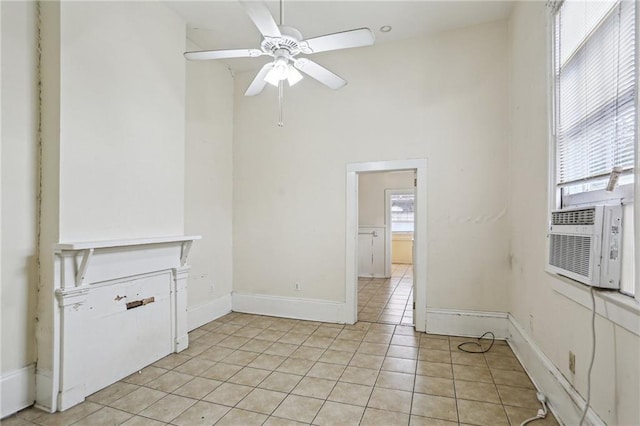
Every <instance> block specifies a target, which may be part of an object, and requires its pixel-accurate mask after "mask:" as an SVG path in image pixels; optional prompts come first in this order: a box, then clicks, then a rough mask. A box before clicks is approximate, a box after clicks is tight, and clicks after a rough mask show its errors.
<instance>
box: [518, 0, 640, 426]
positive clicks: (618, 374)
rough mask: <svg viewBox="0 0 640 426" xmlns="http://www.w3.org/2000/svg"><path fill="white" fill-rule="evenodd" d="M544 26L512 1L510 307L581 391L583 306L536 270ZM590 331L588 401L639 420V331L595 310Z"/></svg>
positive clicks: (542, 212)
mask: <svg viewBox="0 0 640 426" xmlns="http://www.w3.org/2000/svg"><path fill="white" fill-rule="evenodd" d="M547 31H548V30H547V28H546V8H545V4H544V2H518V3H517V4H516V5H515V6H514V9H513V12H512V15H511V18H510V21H509V38H510V45H509V52H510V64H509V68H510V84H509V87H510V121H511V122H510V132H511V137H510V146H509V165H510V168H509V173H508V180H509V182H510V188H509V194H510V195H509V196H510V203H509V206H510V208H509V218H510V223H511V225H510V228H511V230H510V235H511V242H510V247H511V263H512V269H511V280H510V286H509V287H510V306H511V313H512V314H513V315H514V317H515V318H516V320H517V321H518V322H519V323H520V324H521V325H522V326H523V327H524V328H525V329H526V332H527V333H528V334H529V336H530V337H531V338H532V339H533V341H534V342H535V344H536V345H537V346H539V347H540V348H541V349H542V351H543V352H544V354H545V355H546V356H547V357H548V358H549V359H550V360H551V361H552V362H553V364H555V366H556V367H557V368H558V369H559V370H560V372H561V373H562V375H564V376H565V378H566V379H567V380H568V381H569V382H570V383H571V385H572V386H573V387H575V389H577V391H578V392H579V393H580V394H581V395H582V396H583V397H584V398H586V372H587V367H588V364H589V358H590V354H591V346H590V345H591V335H590V311H589V310H588V309H586V308H584V307H583V306H581V305H579V304H577V303H575V302H573V301H572V300H570V299H568V298H566V297H565V296H562V295H560V294H559V293H556V292H554V291H553V289H552V286H553V285H554V284H555V283H556V282H557V280H556V278H554V277H553V276H551V275H549V274H547V273H545V272H544V264H545V253H546V246H545V242H546V229H547V206H548V180H547V176H548V167H549V160H548V134H547V129H548V117H549V109H548V105H549V104H548V98H547V95H548V93H549V82H548V80H547V75H548V65H547V52H548V45H547V42H546V40H547V34H548V32H547ZM583 291H585V292H586V290H583ZM587 297H588V296H587ZM596 332H597V336H598V337H597V341H598V349H597V351H596V358H595V366H594V371H593V379H592V388H591V389H592V390H591V392H592V397H591V402H592V405H593V408H594V409H595V411H596V412H597V414H598V415H599V416H600V417H601V418H602V419H603V420H604V421H605V422H606V423H607V424H611V425H614V424H616V425H635V424H639V423H640V406H639V405H638V395H640V364H639V363H638V359H640V337H639V336H637V335H635V334H633V333H631V332H629V331H627V330H625V329H624V328H622V327H619V326H617V325H615V324H614V323H612V322H610V321H608V320H606V319H604V318H602V317H600V316H598V317H597V322H596ZM569 351H572V352H574V353H575V355H576V374H575V375H573V374H572V373H571V372H570V371H569V368H568V353H569ZM552 403H553V401H552ZM570 420H571V419H565V421H568V422H569V423H571V421H570Z"/></svg>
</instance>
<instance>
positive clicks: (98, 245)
mask: <svg viewBox="0 0 640 426" xmlns="http://www.w3.org/2000/svg"><path fill="white" fill-rule="evenodd" d="M201 238H202V237H201V236H200V235H186V236H185V235H181V236H172V237H153V238H135V239H128V240H111V241H84V242H71V243H57V244H54V245H53V249H54V250H56V251H62V250H90V249H104V248H117V247H130V246H143V245H149V244H166V243H185V242H188V241H195V240H199V239H201Z"/></svg>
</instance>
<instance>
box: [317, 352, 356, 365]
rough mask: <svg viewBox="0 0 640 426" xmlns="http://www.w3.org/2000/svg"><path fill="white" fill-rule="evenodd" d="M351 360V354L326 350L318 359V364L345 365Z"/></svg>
mask: <svg viewBox="0 0 640 426" xmlns="http://www.w3.org/2000/svg"><path fill="white" fill-rule="evenodd" d="M351 358H353V352H343V351H334V350H332V349H327V350H326V351H324V353H323V354H322V356H321V357H320V358H319V359H318V361H320V362H327V363H331V364H340V365H347V364H349V362H350V361H351Z"/></svg>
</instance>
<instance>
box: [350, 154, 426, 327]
mask: <svg viewBox="0 0 640 426" xmlns="http://www.w3.org/2000/svg"><path fill="white" fill-rule="evenodd" d="M403 170H405V171H411V170H414V171H415V172H416V185H415V187H416V188H415V191H416V193H415V230H414V244H415V258H414V259H413V261H414V268H415V274H414V277H413V279H414V285H415V292H414V295H413V296H414V302H415V303H416V313H415V316H414V323H415V328H416V330H417V331H423V332H424V331H426V311H427V297H426V292H427V159H426V158H420V159H412V160H391V161H371V162H363V163H349V164H347V171H346V203H347V206H346V207H347V208H346V233H345V236H346V238H345V239H346V242H345V246H346V249H345V311H344V320H345V322H347V323H349V324H354V323H355V322H356V321H357V319H358V174H360V173H367V172H391V171H403Z"/></svg>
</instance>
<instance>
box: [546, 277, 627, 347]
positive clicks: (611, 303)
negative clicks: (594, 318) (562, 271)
mask: <svg viewBox="0 0 640 426" xmlns="http://www.w3.org/2000/svg"><path fill="white" fill-rule="evenodd" d="M547 273H548V274H550V275H551V276H553V277H554V278H555V280H554V281H553V284H552V286H553V290H554V291H556V292H557V293H560V294H561V295H563V296H565V297H566V298H568V299H570V300H573V301H574V302H576V303H578V304H580V305H582V306H584V307H585V308H587V309H589V310H590V309H591V296H590V295H589V289H590V287H589V286H587V285H584V284H580V283H577V282H575V281H572V280H570V279H568V278H565V277H563V276H560V275H557V274H554V273H551V272H547ZM595 297H596V312H597V313H598V315H600V316H602V317H604V318H606V319H608V320H609V321H611V322H613V323H615V324H617V325H619V326H620V327H622V328H624V329H626V330H628V331H630V332H631V333H633V334H635V335H636V336H640V302H638V300H636V299H634V298H633V297H631V296H625V295H624V294H621V293H618V292H617V291H612V290H599V289H596V292H595Z"/></svg>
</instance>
